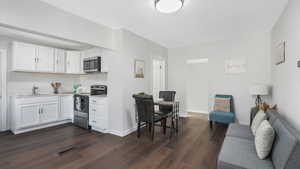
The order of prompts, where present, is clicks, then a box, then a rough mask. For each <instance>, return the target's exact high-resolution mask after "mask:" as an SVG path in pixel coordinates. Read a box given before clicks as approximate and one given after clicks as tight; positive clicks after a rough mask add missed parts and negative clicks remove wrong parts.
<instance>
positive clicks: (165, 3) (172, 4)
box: [155, 0, 184, 13]
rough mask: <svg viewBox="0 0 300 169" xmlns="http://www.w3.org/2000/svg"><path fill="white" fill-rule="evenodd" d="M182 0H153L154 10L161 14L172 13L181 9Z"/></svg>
mask: <svg viewBox="0 0 300 169" xmlns="http://www.w3.org/2000/svg"><path fill="white" fill-rule="evenodd" d="M183 3H184V0H155V8H156V9H157V10H158V11H159V12H162V13H173V12H176V11H178V10H179V9H181V8H182V6H183Z"/></svg>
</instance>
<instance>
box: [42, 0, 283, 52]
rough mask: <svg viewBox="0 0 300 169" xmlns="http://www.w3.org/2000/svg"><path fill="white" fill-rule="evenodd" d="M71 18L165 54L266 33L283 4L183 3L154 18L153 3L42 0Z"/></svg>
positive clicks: (252, 0)
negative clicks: (120, 31)
mask: <svg viewBox="0 0 300 169" xmlns="http://www.w3.org/2000/svg"><path fill="white" fill-rule="evenodd" d="M41 1H44V2H46V3H49V4H51V5H53V6H56V7H57V8H60V9H63V10H65V11H67V12H70V13H72V14H75V15H78V16H81V17H83V18H86V19H89V20H91V21H94V22H97V23H100V24H103V25H106V26H109V27H112V28H125V29H128V30H130V31H132V32H134V33H136V34H138V35H140V36H143V37H145V38H147V39H150V40H152V41H154V42H157V43H159V44H161V45H163V46H165V47H168V48H175V47H181V46H189V45H193V44H195V43H204V42H213V41H219V40H225V39H229V38H232V37H238V36H243V35H245V34H249V33H253V32H267V31H270V30H271V28H272V26H273V25H274V24H275V22H276V20H277V19H278V17H279V16H280V14H281V12H282V11H283V9H284V7H285V5H286V3H287V2H288V0H185V4H184V7H183V8H182V9H181V10H180V11H178V12H176V13H173V14H163V13H159V12H157V11H156V10H155V8H154V0H41Z"/></svg>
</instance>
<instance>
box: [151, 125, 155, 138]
mask: <svg viewBox="0 0 300 169" xmlns="http://www.w3.org/2000/svg"><path fill="white" fill-rule="evenodd" d="M151 126H152V130H151V132H152V133H151V139H152V141H153V140H154V128H155V126H154V123H152V124H151Z"/></svg>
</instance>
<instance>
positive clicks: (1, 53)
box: [0, 49, 8, 131]
mask: <svg viewBox="0 0 300 169" xmlns="http://www.w3.org/2000/svg"><path fill="white" fill-rule="evenodd" d="M6 63H7V53H6V50H4V49H0V89H1V90H0V130H1V131H4V130H6V129H7V121H8V120H7V104H6V103H7V92H6V71H7V64H6Z"/></svg>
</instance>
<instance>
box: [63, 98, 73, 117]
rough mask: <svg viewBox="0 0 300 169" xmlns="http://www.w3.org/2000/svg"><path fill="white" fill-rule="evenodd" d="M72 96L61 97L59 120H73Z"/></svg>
mask: <svg viewBox="0 0 300 169" xmlns="http://www.w3.org/2000/svg"><path fill="white" fill-rule="evenodd" d="M73 105H74V103H73V96H61V101H60V114H61V119H62V120H66V119H73V114H74V113H73V109H74V107H73Z"/></svg>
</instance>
